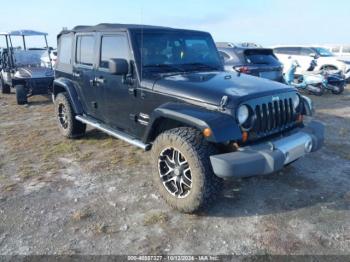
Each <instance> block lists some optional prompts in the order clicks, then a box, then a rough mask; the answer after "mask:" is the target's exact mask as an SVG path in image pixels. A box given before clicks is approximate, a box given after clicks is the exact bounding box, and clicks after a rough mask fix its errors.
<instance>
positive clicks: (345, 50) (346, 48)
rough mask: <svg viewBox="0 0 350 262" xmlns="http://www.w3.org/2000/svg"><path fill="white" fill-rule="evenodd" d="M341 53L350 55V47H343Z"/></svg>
mask: <svg viewBox="0 0 350 262" xmlns="http://www.w3.org/2000/svg"><path fill="white" fill-rule="evenodd" d="M343 53H347V54H348V53H350V46H343Z"/></svg>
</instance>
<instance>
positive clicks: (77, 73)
mask: <svg viewBox="0 0 350 262" xmlns="http://www.w3.org/2000/svg"><path fill="white" fill-rule="evenodd" d="M72 75H73V77H80V73H79V72H73V74H72Z"/></svg>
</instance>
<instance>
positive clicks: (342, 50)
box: [325, 45, 350, 64]
mask: <svg viewBox="0 0 350 262" xmlns="http://www.w3.org/2000/svg"><path fill="white" fill-rule="evenodd" d="M325 48H327V49H328V50H329V51H331V52H332V53H333V54H334V55H335V56H337V58H338V59H339V60H341V61H343V62H344V63H346V64H350V45H327V46H325Z"/></svg>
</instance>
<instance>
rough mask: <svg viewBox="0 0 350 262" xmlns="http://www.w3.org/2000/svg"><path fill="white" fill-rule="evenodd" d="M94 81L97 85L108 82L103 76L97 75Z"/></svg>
mask: <svg viewBox="0 0 350 262" xmlns="http://www.w3.org/2000/svg"><path fill="white" fill-rule="evenodd" d="M94 81H95V83H96V84H97V85H104V83H105V82H106V80H105V79H104V78H103V77H95V79H94Z"/></svg>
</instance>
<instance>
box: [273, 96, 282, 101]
mask: <svg viewBox="0 0 350 262" xmlns="http://www.w3.org/2000/svg"><path fill="white" fill-rule="evenodd" d="M279 100H280V97H279V96H273V97H272V102H274V101H279Z"/></svg>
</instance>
